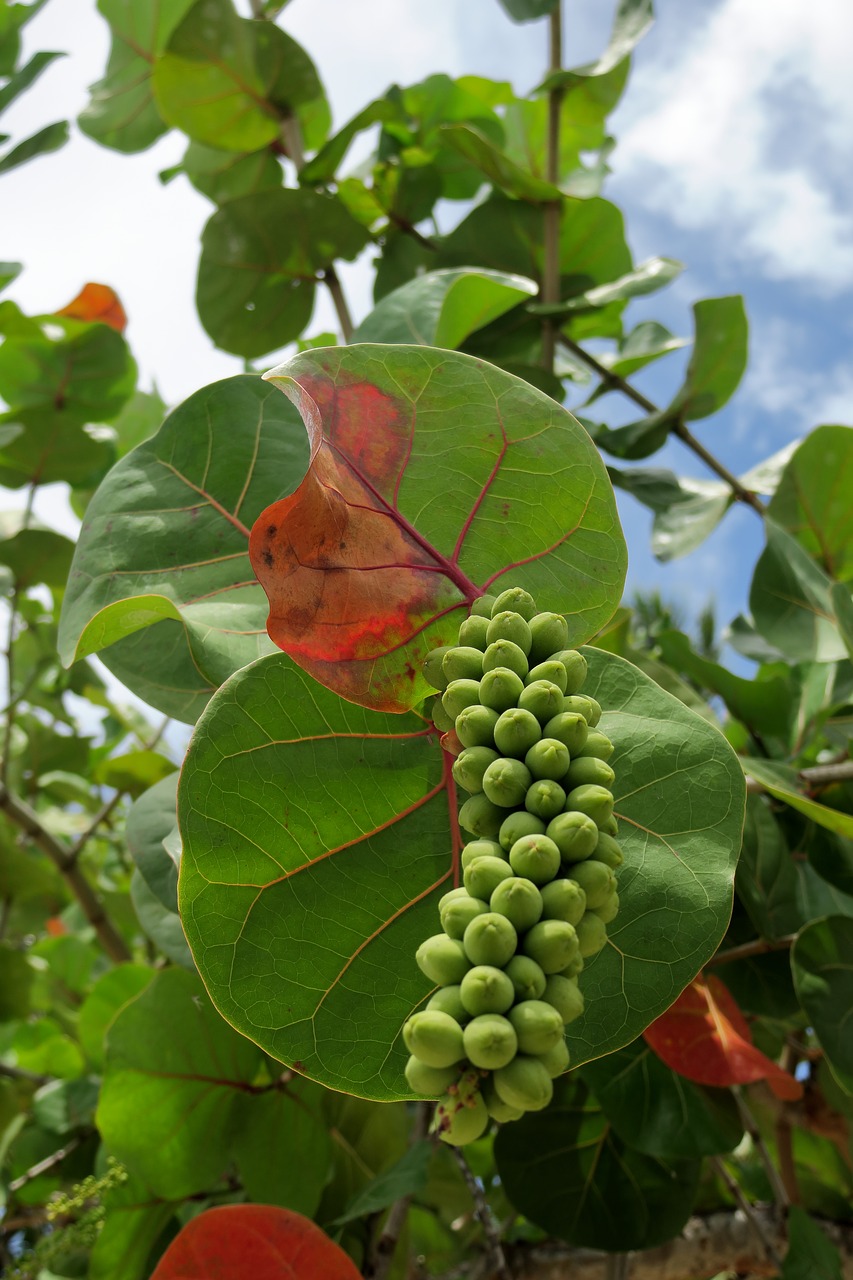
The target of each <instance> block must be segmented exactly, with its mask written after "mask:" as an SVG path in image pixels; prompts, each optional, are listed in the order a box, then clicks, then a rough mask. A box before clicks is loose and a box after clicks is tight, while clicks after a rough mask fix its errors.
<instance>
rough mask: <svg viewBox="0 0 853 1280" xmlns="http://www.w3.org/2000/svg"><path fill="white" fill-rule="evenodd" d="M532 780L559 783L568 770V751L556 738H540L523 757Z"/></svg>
mask: <svg viewBox="0 0 853 1280" xmlns="http://www.w3.org/2000/svg"><path fill="white" fill-rule="evenodd" d="M524 763H525V764H526V765H527V767H528V769H529V770H530V772H531V774H532V776H533V777H534V778H550V779H551V781H552V782H560V781H561V780H562V779H563V778H564V777H565V776H566V774H567V773H568V770H569V751H568V748H567V747H566V746H565V745H564V743H562V742H560V741H559V740H558V739H557V738H540V739H539V741H538V742H534V744H533V746H532V747H531V748H530V750H529V751H528V753H527V755H526V756H525V757H524Z"/></svg>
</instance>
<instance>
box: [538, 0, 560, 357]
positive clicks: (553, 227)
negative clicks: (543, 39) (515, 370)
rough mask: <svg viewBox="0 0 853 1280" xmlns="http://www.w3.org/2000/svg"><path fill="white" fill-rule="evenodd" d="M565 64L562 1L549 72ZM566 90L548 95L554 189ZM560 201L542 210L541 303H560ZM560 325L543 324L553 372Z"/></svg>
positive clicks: (553, 23)
mask: <svg viewBox="0 0 853 1280" xmlns="http://www.w3.org/2000/svg"><path fill="white" fill-rule="evenodd" d="M562 63H563V15H562V0H561V2H560V3H559V4H557V6H556V8H555V9H554V10H553V11H552V12H551V13H550V14H549V16H548V71H549V72H555V71H559V70H560V69H561V67H562ZM562 104H563V90H562V89H561V88H554V89H551V90H550V91H549V93H548V137H547V158H546V165H545V176H546V178H547V180H548V181H549V182H550V183H552V184H553V185H554V186H556V185H557V183H558V182H559V180H560V110H561V107H562ZM561 203H562V202H561V201H560V200H550V201H549V202H548V203H547V204H546V205H545V207H544V210H543V215H542V216H543V239H542V245H543V254H544V263H543V272H542V290H541V301H542V302H545V303H555V302H559V301H560V213H561ZM557 328H558V324H557V322H556V321H555V320H553V319H552V318H551V317H550V316H546V317H545V318H544V319H543V321H542V364H543V366H544V368H546V369H548V370H550V371H552V372H553V369H554V354H555V350H556V333H557Z"/></svg>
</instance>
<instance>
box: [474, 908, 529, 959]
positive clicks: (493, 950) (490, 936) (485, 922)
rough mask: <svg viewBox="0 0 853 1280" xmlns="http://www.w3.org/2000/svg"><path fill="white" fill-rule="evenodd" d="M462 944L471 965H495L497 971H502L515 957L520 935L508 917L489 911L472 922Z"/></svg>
mask: <svg viewBox="0 0 853 1280" xmlns="http://www.w3.org/2000/svg"><path fill="white" fill-rule="evenodd" d="M462 942H463V944H464V947H465V955H466V956H467V957H468V959H469V960H470V962H471V964H493V965H494V966H495V968H496V969H502V968H503V967H504V965H505V964H506V962H507V961H508V960H510V959H511V958H512V956H514V955H515V950H516V947H517V946H518V934H517V933H516V931H515V929H514V928H513V927H512V925H511V924H510V922H509V920H507V918H506V916H501V915H498V913H497V911H487V912H486V914H485V915H483V916H477V919H476V920H472V921H471V923H470V924H469V925H468V928H467V929H466V930H465V937H464V938H463V939H462ZM467 967H468V966H466V969H467Z"/></svg>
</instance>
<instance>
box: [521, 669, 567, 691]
mask: <svg viewBox="0 0 853 1280" xmlns="http://www.w3.org/2000/svg"><path fill="white" fill-rule="evenodd" d="M537 680H547V681H548V683H549V684H555V685H556V686H557V688H558V689H561V690H562V691H563V692H564V693H565V691H566V668H565V667H564V666H563V664H562V662H537V664H536V666H535V667H531V668H530V670H529V671H528V673H527V675H526V676H525V678H524V683H525V684H535V683H536V681H537Z"/></svg>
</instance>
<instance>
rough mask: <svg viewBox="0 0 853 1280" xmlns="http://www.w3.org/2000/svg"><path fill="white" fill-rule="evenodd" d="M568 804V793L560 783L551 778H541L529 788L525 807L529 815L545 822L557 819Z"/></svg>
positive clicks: (525, 798)
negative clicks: (533, 815)
mask: <svg viewBox="0 0 853 1280" xmlns="http://www.w3.org/2000/svg"><path fill="white" fill-rule="evenodd" d="M565 803H566V793H565V791H564V790H563V788H562V787H561V786H560V784H559V782H552V780H551V779H550V778H540V779H539V781H538V782H534V783H533V785H532V786H530V787H528V788H527V795H526V796H525V797H524V807H525V809H526V810H527V812H528V813H532V814H535V815H536V817H537V818H541V819H542V821H543V822H550V821H551V819H552V818H556V816H557V814H558V813H560V811H561V810H562V808H563V806H564V805H565Z"/></svg>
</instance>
